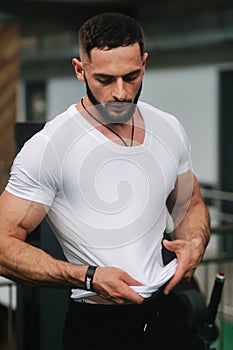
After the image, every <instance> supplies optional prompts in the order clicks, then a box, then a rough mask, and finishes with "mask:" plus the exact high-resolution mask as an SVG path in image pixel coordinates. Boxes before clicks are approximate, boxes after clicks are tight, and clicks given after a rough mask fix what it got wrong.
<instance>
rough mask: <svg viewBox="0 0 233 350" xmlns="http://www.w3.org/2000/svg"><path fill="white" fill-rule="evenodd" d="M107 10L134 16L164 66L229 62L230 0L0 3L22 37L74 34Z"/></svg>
mask: <svg viewBox="0 0 233 350" xmlns="http://www.w3.org/2000/svg"><path fill="white" fill-rule="evenodd" d="M112 10H113V11H121V12H124V13H127V14H129V15H131V16H133V17H134V18H136V19H137V20H138V21H139V23H140V24H141V25H142V27H143V28H144V31H145V37H146V46H147V48H148V49H149V50H150V52H151V53H152V54H153V52H156V54H157V55H158V54H160V55H163V53H164V52H165V53H166V54H167V53H168V52H169V53H170V57H169V60H170V62H171V59H172V57H171V55H173V56H174V55H175V56H177V55H180V56H181V55H183V54H185V55H190V57H191V56H192V57H193V55H194V56H195V55H196V59H198V58H199V56H200V55H201V57H202V60H203V59H204V57H205V56H206V57H207V56H208V59H210V58H211V59H218V57H219V56H221V57H219V60H220V61H221V60H223V59H224V58H227V60H232V61H233V0H144V1H141V0H140V1H139V0H68V1H65V0H40V1H38V0H31V1H24V0H22V1H20V0H18V1H16V0H0V19H1V18H2V19H3V20H4V19H6V20H7V19H9V18H13V19H16V20H17V21H19V22H20V25H21V33H22V38H27V37H30V36H32V35H34V36H37V37H38V38H42V37H44V36H48V35H52V34H57V33H59V32H64V31H70V32H75V34H76V32H77V29H78V28H79V27H80V25H81V24H82V23H83V21H84V20H85V19H87V18H89V17H91V16H92V15H95V14H97V13H100V12H103V11H112ZM200 49H201V51H200ZM163 57H164V56H163ZM165 59H166V57H165ZM163 60H164V58H163Z"/></svg>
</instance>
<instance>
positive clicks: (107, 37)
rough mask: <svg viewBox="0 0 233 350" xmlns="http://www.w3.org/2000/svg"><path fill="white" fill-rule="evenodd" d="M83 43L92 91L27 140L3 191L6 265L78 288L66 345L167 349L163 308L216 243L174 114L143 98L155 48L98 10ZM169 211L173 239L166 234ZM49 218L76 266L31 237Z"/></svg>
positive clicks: (78, 68) (32, 277) (125, 22)
mask: <svg viewBox="0 0 233 350" xmlns="http://www.w3.org/2000/svg"><path fill="white" fill-rule="evenodd" d="M79 50H80V60H79V59H77V58H74V59H73V61H72V63H73V66H74V69H75V73H76V75H77V78H78V79H79V80H80V81H81V82H84V83H85V84H86V91H87V93H86V95H85V96H84V98H83V99H82V100H81V101H80V102H79V103H77V104H76V105H72V106H70V107H69V108H68V110H67V111H65V112H64V113H62V114H60V115H59V116H57V117H56V118H54V119H53V120H52V121H51V122H49V123H47V125H46V127H45V128H44V129H43V130H42V131H41V132H39V133H38V134H36V135H35V136H34V137H32V139H31V140H29V141H28V142H27V143H26V145H25V146H24V147H23V149H22V151H21V152H20V153H19V155H18V156H17V157H16V159H15V161H14V165H13V167H12V171H11V177H10V180H9V183H8V185H7V187H6V190H5V191H4V192H3V194H2V195H1V201H0V207H1V225H0V230H1V232H0V234H1V239H0V272H1V274H2V275H3V276H6V277H8V278H11V279H13V280H16V281H20V282H26V283H31V284H34V285H44V286H56V287H57V286H58V287H67V288H70V289H71V290H72V292H71V301H70V307H69V310H68V314H67V319H66V324H65V331H64V349H66V350H68V349H69V350H71V349H80V350H81V349H118V348H122V349H126V348H132V349H133V348H134V349H146V348H149V347H151V346H155V345H156V346H155V348H156V349H160V348H161V349H164V346H166V347H165V348H166V349H168V346H170V345H164V344H165V343H166V341H165V340H164V341H162V340H161V334H163V330H164V326H163V329H162V328H161V322H162V318H160V317H157V316H156V317H155V315H158V310H159V308H161V307H162V308H163V304H164V303H166V300H167V301H168V303H169V301H170V300H171V297H170V296H166V295H168V294H169V292H170V291H171V290H172V289H173V288H174V287H175V286H176V285H177V284H178V283H179V282H180V281H181V279H183V278H188V279H190V278H191V276H192V275H193V273H194V271H195V269H196V267H197V266H198V264H199V262H200V261H201V259H202V257H203V254H204V252H205V248H206V245H207V243H208V240H209V216H208V211H207V209H206V207H205V205H204V202H203V200H202V198H201V195H200V191H199V187H198V182H197V180H196V177H195V175H194V174H193V173H192V171H191V166H190V159H189V144H188V141H187V137H186V135H185V132H184V130H183V128H182V127H181V125H180V123H179V122H178V121H177V119H176V118H175V117H173V116H170V115H168V114H166V113H164V112H162V111H159V110H158V109H156V108H154V107H152V106H149V105H148V104H145V103H143V102H138V99H139V96H140V92H141V87H142V80H143V75H144V72H145V68H146V60H147V57H148V54H147V53H145V52H144V37H143V32H142V29H141V27H140V26H139V24H138V23H137V22H136V21H135V20H134V19H132V18H130V17H128V16H126V15H124V14H120V13H104V14H100V15H98V16H96V17H94V18H91V19H90V20H88V21H86V22H85V23H84V24H83V26H82V27H81V29H80V32H79ZM167 209H168V210H169V212H170V214H171V217H172V219H173V221H172V224H173V228H172V230H173V234H174V238H175V239H174V240H173V241H169V240H166V239H164V240H163V237H164V231H165V229H166V217H167V215H166V213H167ZM45 217H47V218H48V220H49V222H50V224H51V227H52V228H53V230H54V233H55V234H56V236H57V238H58V240H59V242H60V244H61V246H62V248H63V251H64V253H65V256H66V258H67V260H68V262H66V261H60V260H56V259H54V258H53V257H51V256H49V255H48V254H47V253H45V252H44V251H42V250H40V249H38V248H36V247H33V246H31V245H28V244H27V243H25V239H26V237H27V235H28V234H30V233H31V232H32V231H33V230H34V229H35V228H36V227H37V225H39V224H40V222H41V221H42V220H43V219H44V218H45ZM162 242H163V243H162ZM169 252H170V253H171V252H173V253H175V255H176V258H174V257H172V258H169V257H168V260H167V258H166V256H167V255H166V254H167V253H168V255H169ZM169 295H172V293H170V294H169ZM167 323H169V315H167ZM156 328H157V332H156V330H155V329H156ZM152 329H153V331H152ZM181 333H182V332H181ZM159 337H160V338H159ZM179 339H180V335H179V336H178V337H177V341H178V340H179ZM172 341H173V342H174V341H176V337H175V336H174V337H173V339H172ZM154 344H155V345H154Z"/></svg>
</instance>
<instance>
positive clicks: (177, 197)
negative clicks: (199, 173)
mask: <svg viewBox="0 0 233 350" xmlns="http://www.w3.org/2000/svg"><path fill="white" fill-rule="evenodd" d="M197 186H198V185H197V180H196V177H195V175H194V174H193V172H192V171H191V170H189V171H187V172H185V173H183V174H181V175H179V176H178V177H177V180H176V183H175V187H174V189H173V191H172V192H171V193H170V195H169V196H168V199H167V203H166V204H167V208H168V211H169V213H170V214H171V215H172V217H173V219H174V220H175V221H177V220H178V221H180V220H181V218H182V217H183V216H184V215H185V213H186V211H187V210H188V207H189V205H190V202H191V200H192V198H193V196H194V194H195V193H196V191H197Z"/></svg>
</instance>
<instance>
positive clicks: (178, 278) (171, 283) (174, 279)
mask: <svg viewBox="0 0 233 350" xmlns="http://www.w3.org/2000/svg"><path fill="white" fill-rule="evenodd" d="M183 275H184V270H183V268H181V267H179V265H178V266H177V269H176V272H175V274H174V276H173V277H172V278H171V279H170V281H169V282H168V284H167V285H166V287H165V288H164V291H163V292H164V294H165V295H167V294H169V293H170V291H171V290H172V289H173V288H174V287H175V286H176V285H177V284H178V283H179V282H180V281H181V279H182V278H183Z"/></svg>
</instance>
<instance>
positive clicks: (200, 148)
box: [142, 66, 218, 184]
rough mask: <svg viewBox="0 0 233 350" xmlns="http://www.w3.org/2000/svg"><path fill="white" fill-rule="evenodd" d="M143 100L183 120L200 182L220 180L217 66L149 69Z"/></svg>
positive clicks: (145, 80) (195, 170)
mask: <svg viewBox="0 0 233 350" xmlns="http://www.w3.org/2000/svg"><path fill="white" fill-rule="evenodd" d="M142 99H143V100H144V101H146V102H149V103H151V104H153V105H154V106H156V107H158V108H161V109H163V110H165V111H166V112H169V113H171V114H174V115H176V117H177V118H178V119H179V120H180V121H181V122H182V124H183V126H184V127H185V130H186V132H187V134H188V137H189V139H190V142H191V146H192V162H193V169H194V172H195V173H196V175H197V176H198V179H199V180H200V181H201V182H208V183H213V184H215V183H216V182H217V181H218V71H217V68H216V66H201V67H188V68H174V69H167V68H166V69H157V70H156V69H155V70H147V71H146V74H145V79H144V85H143V91H142Z"/></svg>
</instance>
